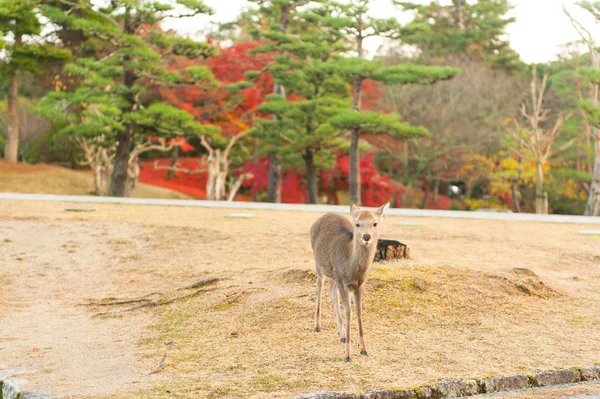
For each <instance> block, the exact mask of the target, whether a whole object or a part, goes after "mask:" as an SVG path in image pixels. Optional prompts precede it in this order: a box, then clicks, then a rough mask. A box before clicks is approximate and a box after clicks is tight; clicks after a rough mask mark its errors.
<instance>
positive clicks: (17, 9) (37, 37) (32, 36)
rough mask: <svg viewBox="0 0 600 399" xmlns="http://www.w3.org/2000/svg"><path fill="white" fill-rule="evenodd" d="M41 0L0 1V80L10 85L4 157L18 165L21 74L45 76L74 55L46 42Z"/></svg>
mask: <svg viewBox="0 0 600 399" xmlns="http://www.w3.org/2000/svg"><path fill="white" fill-rule="evenodd" d="M40 3H41V2H40V1H39V0H4V1H2V2H0V49H2V50H4V52H5V54H4V56H3V58H4V59H3V62H2V64H1V65H0V79H3V80H7V81H9V85H8V132H7V140H6V146H5V149H4V158H5V159H6V160H7V161H9V162H17V156H18V151H19V98H18V95H19V75H21V74H22V73H24V72H25V73H33V74H41V73H43V72H44V71H45V70H46V69H45V68H46V67H47V66H48V64H49V63H52V62H57V61H63V60H66V59H68V58H69V56H70V53H69V51H67V50H63V49H60V48H57V47H55V45H54V44H49V43H45V42H44V39H43V38H42V37H41V33H42V28H43V26H44V24H43V23H42V22H41V21H40V17H41V16H42V15H41V10H40V5H41V4H40Z"/></svg>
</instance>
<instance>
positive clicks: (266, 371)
mask: <svg viewBox="0 0 600 399" xmlns="http://www.w3.org/2000/svg"><path fill="white" fill-rule="evenodd" d="M65 206H66V204H60V203H33V202H16V201H2V202H0V212H1V214H4V215H7V214H9V215H11V216H13V217H19V218H33V219H36V220H37V219H39V220H41V221H46V220H47V221H49V222H51V223H64V224H65V225H67V224H71V223H93V222H99V221H116V220H119V221H126V222H128V223H130V224H131V225H132V226H137V227H138V228H140V229H141V231H142V233H140V234H139V235H138V236H132V237H131V238H130V239H128V240H127V242H116V241H115V242H111V245H113V247H114V248H115V249H117V248H121V250H120V252H119V256H120V260H121V261H120V263H119V267H118V268H116V269H114V270H112V271H111V273H113V277H114V280H115V281H120V284H121V286H122V287H130V286H133V285H135V287H136V289H137V290H138V291H139V290H144V291H145V292H154V291H162V292H165V291H167V290H170V289H174V288H177V287H180V286H183V285H186V284H189V283H192V282H194V281H196V280H198V279H200V278H202V277H205V276H209V275H216V276H221V277H224V278H225V279H224V280H222V281H220V282H219V283H218V284H217V285H215V286H213V287H211V289H207V290H206V291H205V292H203V293H201V294H200V295H199V296H196V297H194V298H190V299H187V300H185V301H182V302H178V303H175V304H173V305H168V306H164V307H159V308H154V309H147V310H140V311H138V312H143V313H145V314H147V315H148V316H149V317H151V318H152V320H153V328H152V329H151V330H150V331H148V332H147V333H146V334H145V335H144V336H143V337H140V345H139V351H140V354H139V355H140V356H141V357H144V358H146V359H155V362H156V364H158V361H159V360H160V358H161V357H162V355H163V353H164V351H165V346H164V343H165V342H168V341H172V340H173V341H175V342H176V344H175V346H174V347H173V349H172V350H171V351H170V352H169V354H168V357H167V362H166V368H165V369H164V370H163V371H162V377H163V381H162V382H160V383H159V384H157V385H150V386H146V387H144V388H143V389H141V390H137V391H133V392H122V393H116V394H114V395H111V396H110V397H115V398H131V397H140V398H141V397H144V398H171V397H186V398H216V397H226V398H229V397H231V398H239V397H247V398H263V397H272V398H284V397H285V398H287V397H290V396H291V395H292V394H295V393H299V392H311V391H316V390H329V389H333V390H339V391H345V392H362V391H366V390H370V389H385V388H388V389H389V388H393V387H396V388H400V387H414V386H418V385H422V384H427V383H433V382H436V381H438V380H439V379H443V378H464V377H474V378H476V377H485V376H490V375H499V374H506V373H517V372H530V371H534V370H548V369H554V368H565V367H570V366H580V365H592V364H597V362H598V357H597V354H598V353H599V351H600V336H599V334H598V329H599V328H600V316H599V315H598V312H597V309H598V307H599V306H600V238H599V237H594V236H581V235H579V230H580V229H582V228H584V227H583V226H578V225H571V224H569V225H563V224H546V223H544V224H542V223H531V222H508V221H507V222H504V221H483V220H449V219H421V218H420V219H413V220H418V221H425V222H428V225H427V226H424V227H416V226H413V227H409V226H400V225H397V222H399V221H400V220H401V219H400V218H398V217H389V218H388V219H387V220H386V221H385V224H384V226H383V227H382V230H383V231H382V238H393V239H399V240H401V241H402V242H405V243H407V244H409V246H410V247H411V254H412V256H413V259H411V260H409V261H400V262H389V263H383V264H377V265H376V267H375V268H374V270H373V271H372V273H371V279H370V282H369V287H368V288H367V290H366V294H365V297H366V304H365V307H366V311H365V316H364V318H365V328H366V340H367V346H368V349H369V354H370V355H369V356H368V357H363V356H360V355H358V347H357V346H356V342H357V340H356V339H354V344H355V347H354V349H353V352H354V359H353V362H352V363H351V364H345V363H343V362H342V356H343V346H342V344H341V343H340V342H339V339H338V338H337V335H336V332H335V321H334V317H333V310H332V309H331V304H330V302H329V300H328V298H326V300H325V310H324V315H323V316H324V320H323V329H322V332H321V333H314V332H313V331H312V327H313V326H312V319H313V311H314V274H313V273H312V269H313V267H314V264H313V260H312V253H311V249H310V244H309V241H308V230H309V227H310V225H311V223H312V222H313V221H314V220H315V219H316V218H317V217H318V216H319V214H317V213H301V212H287V211H252V212H253V213H254V214H255V215H256V218H253V219H233V218H226V217H225V214H227V213H228V212H229V211H228V210H223V209H201V208H175V207H170V208H163V207H154V206H126V205H95V208H96V212H94V213H90V214H77V215H74V214H70V213H67V212H64V211H63V209H64V207H65ZM402 220H405V221H410V220H411V219H409V218H403V219H402ZM100 310H105V309H100V308H99V309H95V311H100ZM123 317H125V318H127V317H128V315H127V314H124V316H123ZM352 333H353V334H354V335H356V333H357V329H356V326H355V325H353V327H352Z"/></svg>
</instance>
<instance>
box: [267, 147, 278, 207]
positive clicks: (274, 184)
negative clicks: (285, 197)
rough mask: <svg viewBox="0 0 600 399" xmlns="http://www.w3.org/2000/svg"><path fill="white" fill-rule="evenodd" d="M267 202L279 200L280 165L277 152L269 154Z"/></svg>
mask: <svg viewBox="0 0 600 399" xmlns="http://www.w3.org/2000/svg"><path fill="white" fill-rule="evenodd" d="M267 202H276V203H279V202H281V165H280V164H279V159H278V158H277V154H275V153H271V154H269V182H268V183H267Z"/></svg>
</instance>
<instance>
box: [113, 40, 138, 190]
mask: <svg viewBox="0 0 600 399" xmlns="http://www.w3.org/2000/svg"><path fill="white" fill-rule="evenodd" d="M127 33H133V32H129V31H127ZM124 58H125V61H129V60H130V58H131V57H129V56H125V57H124ZM123 83H124V84H125V87H127V88H131V87H133V84H134V83H135V75H134V72H133V71H131V70H125V72H124V73H123ZM127 100H128V102H129V107H134V104H135V98H134V97H133V94H130V95H128V98H127ZM132 135H133V123H132V122H129V124H128V125H127V126H125V130H123V131H122V132H119V133H118V134H117V149H116V151H115V161H114V166H113V170H112V175H111V178H110V189H109V190H108V195H109V196H111V197H124V196H125V195H126V193H127V179H128V175H127V168H128V167H129V165H128V164H129V157H130V155H131V140H132Z"/></svg>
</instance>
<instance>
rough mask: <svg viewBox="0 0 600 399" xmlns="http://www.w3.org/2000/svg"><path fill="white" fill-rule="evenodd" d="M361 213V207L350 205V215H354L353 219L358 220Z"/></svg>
mask: <svg viewBox="0 0 600 399" xmlns="http://www.w3.org/2000/svg"><path fill="white" fill-rule="evenodd" d="M359 213H360V208H359V207H357V206H356V205H354V204H352V205H350V215H352V218H353V219H356V218H357V217H358V214H359Z"/></svg>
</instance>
